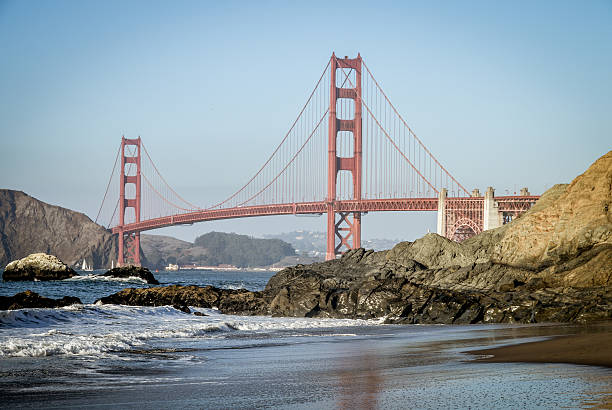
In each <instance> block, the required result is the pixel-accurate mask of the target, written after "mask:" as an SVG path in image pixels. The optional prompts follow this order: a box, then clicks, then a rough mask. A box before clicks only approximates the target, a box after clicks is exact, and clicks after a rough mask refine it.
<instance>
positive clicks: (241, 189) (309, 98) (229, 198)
mask: <svg viewBox="0 0 612 410" xmlns="http://www.w3.org/2000/svg"><path fill="white" fill-rule="evenodd" d="M330 64H331V58H330V59H329V61H328V62H327V65H326V66H325V69H323V74H321V77H319V81H317V84H316V85H315V87H314V89H313V90H312V93H310V96H309V97H308V100H307V101H306V104H304V107H302V110H301V111H300V113H299V114H298V116H297V118H296V119H295V121H294V122H293V124H292V125H291V128H289V131H287V134H285V137H284V138H283V140H282V141H281V142H280V144H278V146H277V147H276V149H275V150H274V152H273V153H272V155H270V158H268V160H267V161H266V162H265V163H264V164H263V165H262V167H261V168H260V169H259V171H257V173H256V174H255V175H254V176H253V177H252V178H251V179H249V181H248V182H247V183H246V184H244V185H243V186H242V188H240V189H239V190H238V191H236V192H234V194H232V195H231V196H230V197H228V198H227V199H225V200H223V201H221V202H219V203H218V204H215V205H213V206H211V207H209V208H206V209H213V208H217V207H219V206H221V205H223V204H225V203H226V202H229V201H230V200H232V199H233V198H235V197H236V196H237V195H238V194H239V193H240V192H242V191H243V190H244V189H245V188H246V187H247V186H248V185H249V184H250V183H251V182H253V180H254V179H255V178H257V176H258V175H259V174H260V173H261V172H262V171H263V169H264V168H265V167H266V165H268V164H269V163H270V161H272V158H273V157H274V155H276V153H277V152H278V150H279V149H280V147H281V146H282V145H283V144H284V143H285V141H286V140H287V138H289V135H290V134H291V131H293V128H294V127H295V125H296V124H297V122H298V121H299V119H300V117H301V116H302V113H304V110H306V107H307V106H308V104H309V103H310V100H311V99H312V97H313V95H314V94H315V92H316V91H317V89H318V88H319V84H321V80H323V77H324V76H325V73H326V72H327V69H328V68H329V65H330Z"/></svg>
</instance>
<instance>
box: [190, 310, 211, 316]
mask: <svg viewBox="0 0 612 410" xmlns="http://www.w3.org/2000/svg"><path fill="white" fill-rule="evenodd" d="M193 314H194V315H195V316H208V315H207V314H206V313H202V312H197V311H196V312H193Z"/></svg>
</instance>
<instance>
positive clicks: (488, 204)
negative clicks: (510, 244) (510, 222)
mask: <svg viewBox="0 0 612 410" xmlns="http://www.w3.org/2000/svg"><path fill="white" fill-rule="evenodd" d="M502 223H503V214H500V212H499V205H497V203H496V202H495V190H494V189H493V187H488V188H487V190H486V191H485V195H484V204H483V215H482V225H483V227H482V229H483V230H484V231H486V230H489V229H493V228H497V227H500V226H502Z"/></svg>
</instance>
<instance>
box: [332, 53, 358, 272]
mask: <svg viewBox="0 0 612 410" xmlns="http://www.w3.org/2000/svg"><path fill="white" fill-rule="evenodd" d="M330 64H331V81H330V83H331V84H330V100H329V129H328V137H329V138H328V151H327V152H328V168H327V203H328V205H327V251H326V253H325V259H326V260H330V259H335V258H336V257H337V256H338V255H339V254H341V253H342V250H343V249H344V250H348V249H356V248H359V247H361V213H359V212H338V211H337V210H336V208H335V206H334V202H335V201H336V200H337V199H338V198H337V196H336V193H337V190H336V187H337V184H338V173H339V172H340V171H349V172H350V173H351V174H352V176H353V178H352V180H353V198H352V199H357V200H359V199H361V175H362V166H361V164H362V130H361V126H362V123H361V104H362V102H361V55H360V54H357V58H348V57H345V58H337V57H336V55H335V54H332V56H331V63H330ZM339 69H340V73H341V78H340V84H346V82H347V81H345V79H346V80H349V79H350V77H349V76H350V73H351V71H354V72H355V83H354V84H352V81H350V80H349V81H348V83H350V85H352V86H353V88H346V87H344V86H342V87H338V83H337V82H336V72H337V71H338V70H339ZM344 69H348V74H347V73H346V72H345V71H344ZM340 99H345V100H353V104H354V110H353V113H354V115H353V118H352V119H346V118H338V116H337V113H336V107H337V103H338V100H340ZM349 111H350V110H349ZM341 114H343V113H342V112H341ZM342 131H343V132H345V133H349V132H350V133H351V134H352V136H353V153H352V156H349V157H347V156H342V157H340V156H338V152H337V150H336V145H337V139H338V133H339V132H342ZM343 154H344V155H346V153H343ZM342 199H346V198H342ZM336 241H338V244H336Z"/></svg>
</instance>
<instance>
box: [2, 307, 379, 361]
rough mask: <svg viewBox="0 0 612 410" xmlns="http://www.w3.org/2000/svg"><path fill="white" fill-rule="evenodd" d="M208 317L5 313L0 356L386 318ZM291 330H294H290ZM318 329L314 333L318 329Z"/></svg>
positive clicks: (306, 331) (112, 349)
mask: <svg viewBox="0 0 612 410" xmlns="http://www.w3.org/2000/svg"><path fill="white" fill-rule="evenodd" d="M192 310H193V311H197V312H201V313H204V314H206V316H196V315H189V314H185V313H183V312H181V311H179V310H176V309H174V308H173V307H171V306H162V307H134V306H121V305H81V306H78V307H75V306H70V307H66V308H59V309H21V310H13V311H4V312H0V329H1V330H2V332H0V357H2V356H4V357H6V356H30V357H41V356H53V355H84V356H87V355H98V356H99V355H104V354H115V353H116V352H120V351H126V350H131V349H134V348H135V347H138V348H143V347H144V348H147V347H155V346H159V345H160V343H161V344H162V345H163V344H164V343H168V342H169V343H173V344H174V343H175V342H177V341H184V342H188V343H190V342H191V341H193V340H202V341H204V340H207V339H210V340H213V339H214V340H219V339H227V338H230V339H232V338H234V337H235V335H236V336H238V337H240V338H241V339H242V338H243V337H245V336H246V337H248V336H249V334H252V335H253V336H255V335H257V337H258V338H261V337H262V336H263V337H268V336H269V337H272V338H283V337H300V336H312V335H313V334H318V333H317V332H316V329H331V328H342V329H343V330H340V331H334V332H331V333H329V332H324V333H325V336H333V335H336V336H339V337H347V336H355V335H356V334H355V333H353V332H351V331H350V330H349V331H345V330H348V329H347V328H351V327H353V328H354V327H361V326H372V325H376V324H378V323H382V322H381V321H370V320H350V319H307V318H274V317H269V316H248V317H247V316H233V315H223V314H221V313H219V312H218V311H217V310H215V309H202V308H192ZM286 331H289V332H286ZM313 332H314V333H313Z"/></svg>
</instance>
